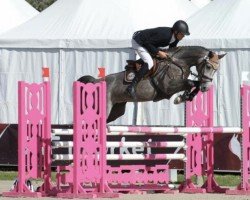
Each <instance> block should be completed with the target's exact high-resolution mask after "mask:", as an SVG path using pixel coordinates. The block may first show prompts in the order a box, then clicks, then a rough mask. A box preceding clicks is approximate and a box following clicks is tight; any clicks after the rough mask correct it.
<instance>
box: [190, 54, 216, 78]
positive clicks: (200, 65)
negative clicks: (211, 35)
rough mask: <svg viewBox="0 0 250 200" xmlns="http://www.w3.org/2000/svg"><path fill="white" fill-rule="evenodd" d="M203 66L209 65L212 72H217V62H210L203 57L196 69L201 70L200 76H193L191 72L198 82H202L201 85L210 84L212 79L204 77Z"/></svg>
mask: <svg viewBox="0 0 250 200" xmlns="http://www.w3.org/2000/svg"><path fill="white" fill-rule="evenodd" d="M204 65H206V66H208V65H210V66H211V67H212V68H213V70H214V71H217V70H218V68H219V62H217V61H214V60H212V59H211V58H209V57H208V56H205V57H204V58H203V60H202V61H201V62H200V63H199V64H198V65H197V67H196V69H200V68H201V69H202V70H201V73H200V75H197V74H194V73H193V72H191V74H192V75H194V76H196V77H197V78H198V80H199V81H200V82H203V83H204V82H212V81H213V78H210V77H208V76H206V75H205V67H202V66H204ZM197 71H198V70H197Z"/></svg>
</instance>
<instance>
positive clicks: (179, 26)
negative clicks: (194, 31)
mask: <svg viewBox="0 0 250 200" xmlns="http://www.w3.org/2000/svg"><path fill="white" fill-rule="evenodd" d="M172 29H173V30H174V31H177V32H181V33H183V34H184V35H190V33H189V30H188V25H187V23H186V22H185V21H183V20H178V21H176V22H175V23H174V25H173V27H172Z"/></svg>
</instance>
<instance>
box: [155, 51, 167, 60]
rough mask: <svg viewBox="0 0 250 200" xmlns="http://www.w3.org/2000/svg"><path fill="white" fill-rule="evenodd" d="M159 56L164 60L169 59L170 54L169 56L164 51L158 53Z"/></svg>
mask: <svg viewBox="0 0 250 200" xmlns="http://www.w3.org/2000/svg"><path fill="white" fill-rule="evenodd" d="M157 55H158V56H159V57H160V58H162V59H164V58H167V57H168V54H167V53H166V52H164V51H158V53H157Z"/></svg>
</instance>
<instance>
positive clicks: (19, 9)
mask: <svg viewBox="0 0 250 200" xmlns="http://www.w3.org/2000/svg"><path fill="white" fill-rule="evenodd" d="M38 13H39V12H38V11H37V10H36V9H34V8H33V7H32V6H31V5H30V4H28V3H27V2H26V1H25V0H0V34H1V33H3V32H5V31H7V30H9V29H11V28H14V27H16V26H18V25H20V24H22V23H23V22H25V21H27V20H29V19H31V18H32V17H34V16H35V15H37V14H38Z"/></svg>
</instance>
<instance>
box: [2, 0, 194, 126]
mask: <svg viewBox="0 0 250 200" xmlns="http://www.w3.org/2000/svg"><path fill="white" fill-rule="evenodd" d="M196 10H197V7H195V6H194V5H193V4H192V3H191V2H188V1H186V0H156V1H154V2H151V3H149V2H148V3H147V4H145V1H144V0H105V1H104V0H58V1H56V2H55V3H54V4H53V5H52V6H50V7H49V8H47V9H46V10H45V11H43V12H42V13H40V14H39V15H38V16H36V17H35V18H33V19H31V20H30V21H28V22H26V23H24V24H23V25H21V26H19V27H17V28H15V29H13V30H11V31H9V32H7V33H6V34H3V35H2V36H1V37H0V85H1V93H0V122H2V123H16V121H17V114H16V113H17V112H16V111H17V97H16V94H17V93H16V91H17V81H18V80H25V81H29V82H41V67H42V66H49V67H50V68H51V82H52V98H53V101H52V109H53V110H52V111H53V114H52V120H53V123H55V124H65V123H71V122H72V83H73V81H74V80H76V79H77V78H79V77H80V76H82V75H86V74H90V75H92V76H95V77H96V76H97V67H100V66H105V67H106V71H107V74H108V73H111V72H118V71H121V70H122V69H123V67H124V66H125V62H126V60H127V59H133V58H135V55H134V52H133V50H132V49H131V37H132V34H133V32H134V31H136V30H140V29H144V28H148V27H157V26H172V24H173V23H174V21H175V20H178V19H186V18H187V17H189V16H191V14H193V13H194V12H195V11H196ZM129 106H130V107H131V106H132V105H129ZM127 110H128V111H127V113H126V116H125V117H124V118H122V119H121V120H118V122H119V121H122V120H123V121H124V122H125V123H131V120H132V118H133V107H132V109H127ZM118 122H117V123H118Z"/></svg>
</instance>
